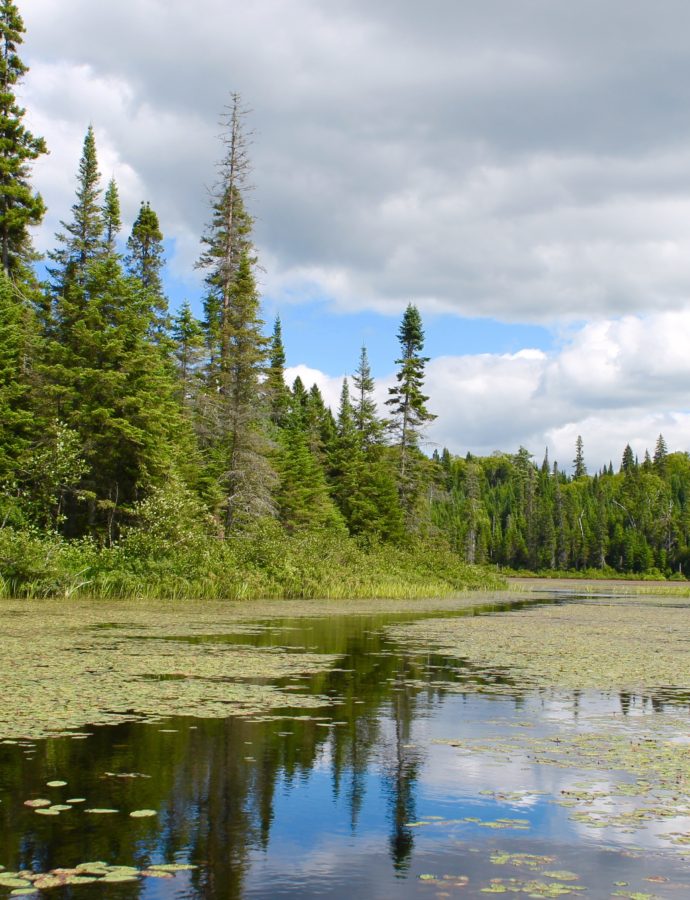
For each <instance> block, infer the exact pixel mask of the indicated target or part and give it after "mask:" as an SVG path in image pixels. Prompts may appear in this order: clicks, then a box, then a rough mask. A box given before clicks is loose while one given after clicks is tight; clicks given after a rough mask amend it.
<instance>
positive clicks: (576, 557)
mask: <svg viewBox="0 0 690 900" xmlns="http://www.w3.org/2000/svg"><path fill="white" fill-rule="evenodd" d="M435 461H436V464H437V465H438V466H439V468H440V469H441V471H442V473H443V474H442V477H441V480H440V486H439V489H438V495H437V497H436V499H435V502H434V520H435V521H436V523H437V524H438V527H439V528H440V529H441V530H443V531H444V533H446V534H447V535H448V537H449V539H450V541H451V543H452V545H453V547H454V548H455V549H456V551H457V552H459V553H460V554H461V555H462V556H463V557H464V558H465V559H466V560H467V561H469V562H478V563H494V564H497V565H499V566H503V567H507V568H512V569H530V570H532V571H568V570H580V571H586V570H594V571H606V570H612V571H615V572H619V573H637V574H640V575H642V574H651V575H657V576H663V575H666V576H669V575H674V574H675V576H676V577H682V576H683V573H688V572H690V457H689V456H688V454H687V453H680V452H678V453H669V452H668V448H667V445H666V441H665V440H664V437H663V435H659V438H658V440H657V442H656V446H655V448H654V453H653V455H650V454H649V452H645V455H644V459H643V461H642V462H640V461H639V460H638V459H637V458H636V457H635V455H634V453H633V451H632V448H631V447H630V445H629V444H628V445H626V447H625V449H624V451H623V454H622V458H621V461H620V465H619V466H618V468H617V470H616V471H614V466H613V464H612V463H609V464H608V466H605V467H603V468H602V469H601V470H600V471H598V472H595V473H594V474H593V475H589V474H588V473H587V468H586V465H585V462H584V453H583V441H582V438H581V437H578V439H577V444H576V453H575V458H574V460H573V474H572V475H567V474H565V473H564V472H562V471H561V470H559V468H558V464H557V463H554V464H553V465H551V464H550V463H549V458H548V452H547V453H546V454H545V456H544V459H543V462H542V463H541V464H540V465H539V464H537V463H536V462H535V461H534V460H533V458H532V456H531V454H530V453H529V451H528V450H526V449H525V448H524V447H521V448H520V450H519V451H518V452H517V453H515V454H507V453H495V454H494V455H493V456H489V457H483V458H480V457H474V456H472V455H471V454H468V455H467V457H465V458H458V457H453V456H451V454H450V453H448V452H447V451H443V453H442V454H435Z"/></svg>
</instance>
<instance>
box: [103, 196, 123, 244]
mask: <svg viewBox="0 0 690 900" xmlns="http://www.w3.org/2000/svg"><path fill="white" fill-rule="evenodd" d="M121 229H122V213H121V211H120V193H119V191H118V189H117V183H116V181H115V179H114V178H111V179H110V181H109V182H108V188H107V190H106V192H105V196H104V198H103V249H104V250H105V253H106V255H107V256H114V255H115V254H116V252H117V249H116V244H117V236H118V234H119V233H120V230H121Z"/></svg>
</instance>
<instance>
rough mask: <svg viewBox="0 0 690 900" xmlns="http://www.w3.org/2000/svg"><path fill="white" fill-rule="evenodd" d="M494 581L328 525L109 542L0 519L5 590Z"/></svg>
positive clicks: (434, 587) (236, 594) (275, 588)
mask: <svg viewBox="0 0 690 900" xmlns="http://www.w3.org/2000/svg"><path fill="white" fill-rule="evenodd" d="M503 586H504V582H503V580H502V579H501V578H500V577H499V576H496V575H495V574H493V573H490V572H488V571H486V570H484V569H481V568H479V567H475V566H467V565H465V564H464V563H462V562H461V561H460V560H459V559H458V557H457V556H456V555H454V554H453V553H451V552H450V551H449V550H447V549H445V548H443V547H438V546H433V545H428V544H417V545H410V546H407V547H392V546H389V545H375V546H369V547H365V546H361V545H359V544H357V543H356V542H355V541H354V540H352V539H350V538H346V537H343V536H342V535H340V534H333V533H330V532H328V531H321V532H319V533H302V534H297V535H287V534H286V533H285V532H284V531H282V529H280V528H279V527H278V526H276V525H274V524H273V523H265V524H264V525H262V526H261V527H258V528H256V529H254V530H253V531H252V532H251V533H246V534H240V535H237V536H236V537H234V538H233V539H232V540H229V541H220V540H218V539H216V538H213V537H209V536H208V535H206V536H203V535H196V536H194V537H193V539H191V540H188V541H182V542H177V543H173V542H171V541H166V540H162V539H159V540H157V539H156V536H155V535H151V534H148V535H142V534H140V533H138V534H134V535H132V536H130V537H129V538H125V539H124V540H123V541H122V543H121V544H119V545H118V546H115V547H112V548H102V547H98V546H97V545H96V544H95V543H93V542H92V541H89V540H82V541H75V542H68V541H65V540H62V539H61V538H59V537H57V536H53V535H42V534H39V533H36V532H28V531H13V530H12V529H9V528H4V529H0V596H5V597H32V598H40V597H46V598H47V597H63V598H66V599H69V598H74V597H94V598H104V599H111V598H141V599H158V598H160V599H172V600H184V599H208V600H223V599H227V600H252V599H259V598H261V599H273V598H285V599H310V598H321V599H333V600H340V599H342V600H345V599H366V598H372V599H373V598H393V599H416V598H424V597H447V596H451V595H453V594H456V593H458V592H460V591H464V590H473V589H493V588H500V587H503Z"/></svg>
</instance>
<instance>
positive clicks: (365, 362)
mask: <svg viewBox="0 0 690 900" xmlns="http://www.w3.org/2000/svg"><path fill="white" fill-rule="evenodd" d="M352 383H353V385H354V388H355V396H354V406H353V417H354V423H355V428H356V429H357V431H358V432H359V435H360V440H361V442H362V445H363V446H364V447H371V446H372V445H373V444H377V443H380V442H381V440H382V438H383V423H382V422H381V421H380V420H379V418H378V416H377V414H376V403H375V401H374V379H373V378H372V375H371V367H370V366H369V357H368V356H367V348H366V347H364V346H362V349H361V351H360V355H359V364H358V366H357V369H356V371H355V374H354V375H353V376H352Z"/></svg>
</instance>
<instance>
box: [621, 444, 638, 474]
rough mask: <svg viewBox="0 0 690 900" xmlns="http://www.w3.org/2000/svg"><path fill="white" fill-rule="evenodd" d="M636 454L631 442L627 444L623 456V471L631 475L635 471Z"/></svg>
mask: <svg viewBox="0 0 690 900" xmlns="http://www.w3.org/2000/svg"><path fill="white" fill-rule="evenodd" d="M635 468H636V466H635V456H634V454H633V451H632V447H631V446H630V444H626V445H625V450H624V451H623V457H622V459H621V468H620V470H621V472H623V473H625V474H626V475H631V474H632V473H633V472H634V471H635Z"/></svg>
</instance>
